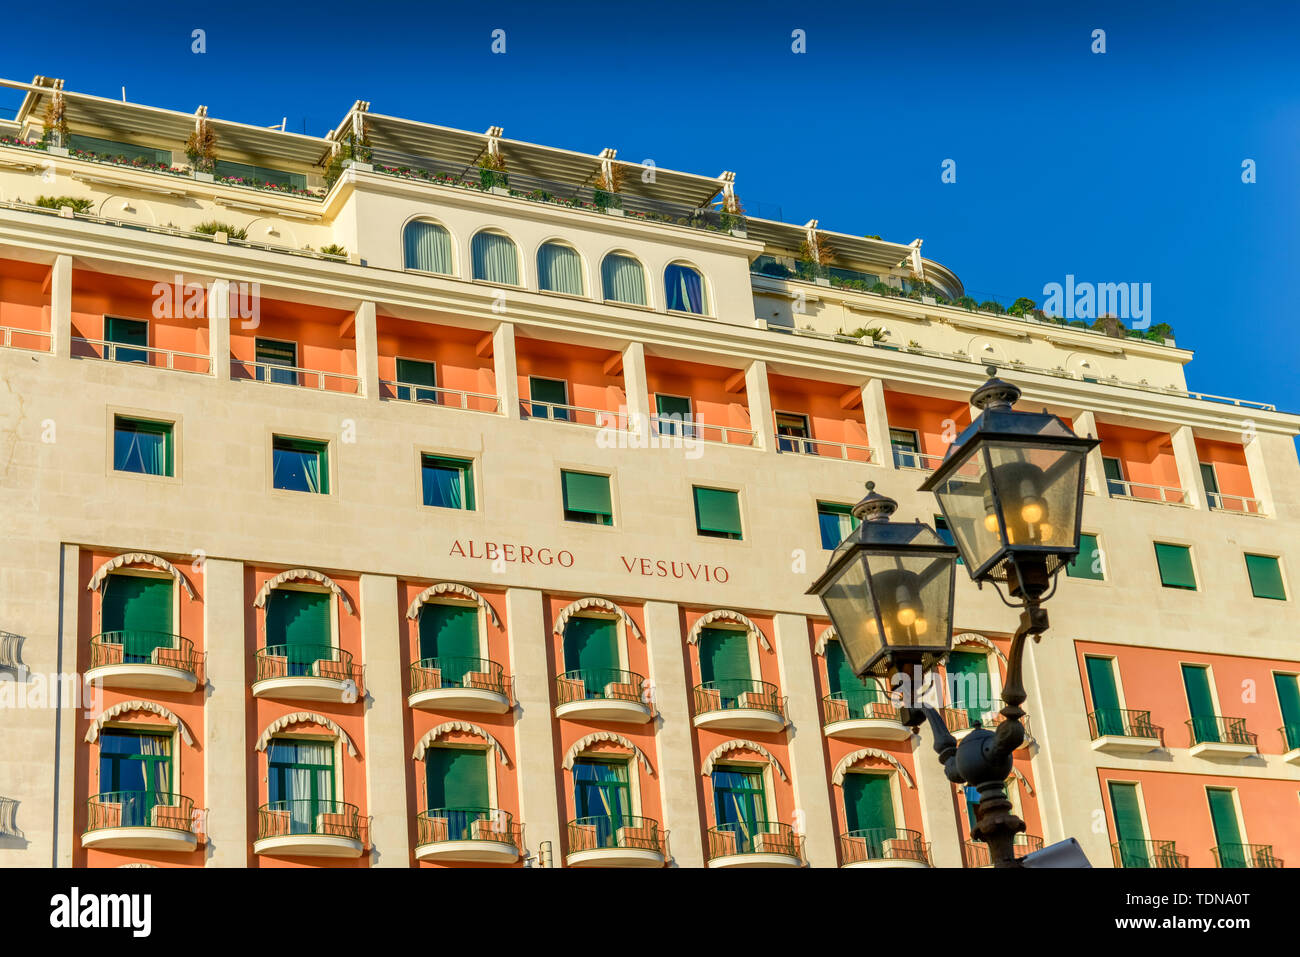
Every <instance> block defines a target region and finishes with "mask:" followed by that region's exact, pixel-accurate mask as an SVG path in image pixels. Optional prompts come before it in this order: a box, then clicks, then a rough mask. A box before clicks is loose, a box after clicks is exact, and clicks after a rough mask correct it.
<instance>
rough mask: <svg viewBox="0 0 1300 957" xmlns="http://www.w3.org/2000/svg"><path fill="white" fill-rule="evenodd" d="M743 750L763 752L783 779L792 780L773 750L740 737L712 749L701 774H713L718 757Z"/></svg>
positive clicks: (702, 766) (704, 775)
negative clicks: (773, 753) (787, 775)
mask: <svg viewBox="0 0 1300 957" xmlns="http://www.w3.org/2000/svg"><path fill="white" fill-rule="evenodd" d="M741 750H744V751H753V752H755V753H757V754H761V755H762V756H763V757H765V758H766V759H767V762H768V764H770V765H772V767H773V768H775V769H776V773H777V774H779V775H781V780H782V781H788V780H790V779H789V778H788V777H786V774H785V768H783V767H781V762H780V761H778V760H777V759H776V758H775V757H773V755H772V752H771V751H769V750H767V748H765V747H763V746H762V745H761V744H756V743H755V742H753V741H744V740H741V739H740V738H735V739H733V740H731V741H727V742H725V743H724V744H720V745H718V746H717V747H716V748H714V749H713V750H712V751H710V752H709V756H708V757H707V758H705V759H704V763H703V764H702V765H701V766H700V776H701V777H708V776H709V775H710V774H712V773H713V765H714V763H715V762H716V761H717V760H718V758H720V757H722V756H723V755H724V754H727V753H728V752H731V751H741Z"/></svg>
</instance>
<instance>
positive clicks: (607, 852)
mask: <svg viewBox="0 0 1300 957" xmlns="http://www.w3.org/2000/svg"><path fill="white" fill-rule="evenodd" d="M567 830H568V837H569V851H568V854H566V855H565V858H564V863H565V865H566V866H568V867H663V866H664V861H665V859H666V855H665V852H664V834H663V831H662V830H660V828H659V822H658V821H656V820H653V819H651V818H648V817H631V816H628V815H624V816H622V817H619V818H618V819H617V820H615V819H612V818H608V817H580V818H578V819H577V820H574V821H570V822H569V825H568V828H567Z"/></svg>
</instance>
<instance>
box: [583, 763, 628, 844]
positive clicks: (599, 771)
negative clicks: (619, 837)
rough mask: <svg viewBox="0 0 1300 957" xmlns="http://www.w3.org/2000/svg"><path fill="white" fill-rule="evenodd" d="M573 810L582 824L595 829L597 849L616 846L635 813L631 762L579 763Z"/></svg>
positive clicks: (594, 837)
mask: <svg viewBox="0 0 1300 957" xmlns="http://www.w3.org/2000/svg"><path fill="white" fill-rule="evenodd" d="M573 807H574V811H575V812H576V814H577V817H578V823H579V824H581V825H585V826H587V827H591V828H593V829H594V830H595V832H596V833H595V834H594V835H593V841H594V844H593V846H595V847H612V846H614V841H615V835H616V834H617V832H618V830H619V829H620V828H622V827H623V824H624V820H625V818H627V817H628V816H629V815H630V814H631V813H632V796H631V787H630V785H629V783H628V767H627V762H626V761H602V760H598V759H596V758H578V759H577V760H575V761H574V762H573Z"/></svg>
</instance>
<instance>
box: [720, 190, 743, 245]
mask: <svg viewBox="0 0 1300 957" xmlns="http://www.w3.org/2000/svg"><path fill="white" fill-rule="evenodd" d="M718 223H719V225H721V226H722V228H723V229H725V230H726V231H727V232H729V233H731V235H733V236H735V237H736V238H737V239H745V238H746V237H747V236H748V235H749V233H748V232H747V231H746V229H745V208H744V207H743V206H741V205H740V198H739V197H738V196H736V194H735V193H731V194H730V195H728V196H724V197H723V200H722V209H721V210H720V211H719V212H718Z"/></svg>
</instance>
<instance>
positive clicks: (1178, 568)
mask: <svg viewBox="0 0 1300 957" xmlns="http://www.w3.org/2000/svg"><path fill="white" fill-rule="evenodd" d="M1156 565H1157V566H1158V567H1159V568H1160V584H1162V585H1164V586H1165V587H1166V588H1184V589H1187V590H1188V591H1196V571H1195V570H1194V569H1193V568H1192V550H1191V549H1190V548H1189V547H1188V546H1186V545H1164V544H1161V543H1160V542H1157V543H1156Z"/></svg>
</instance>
